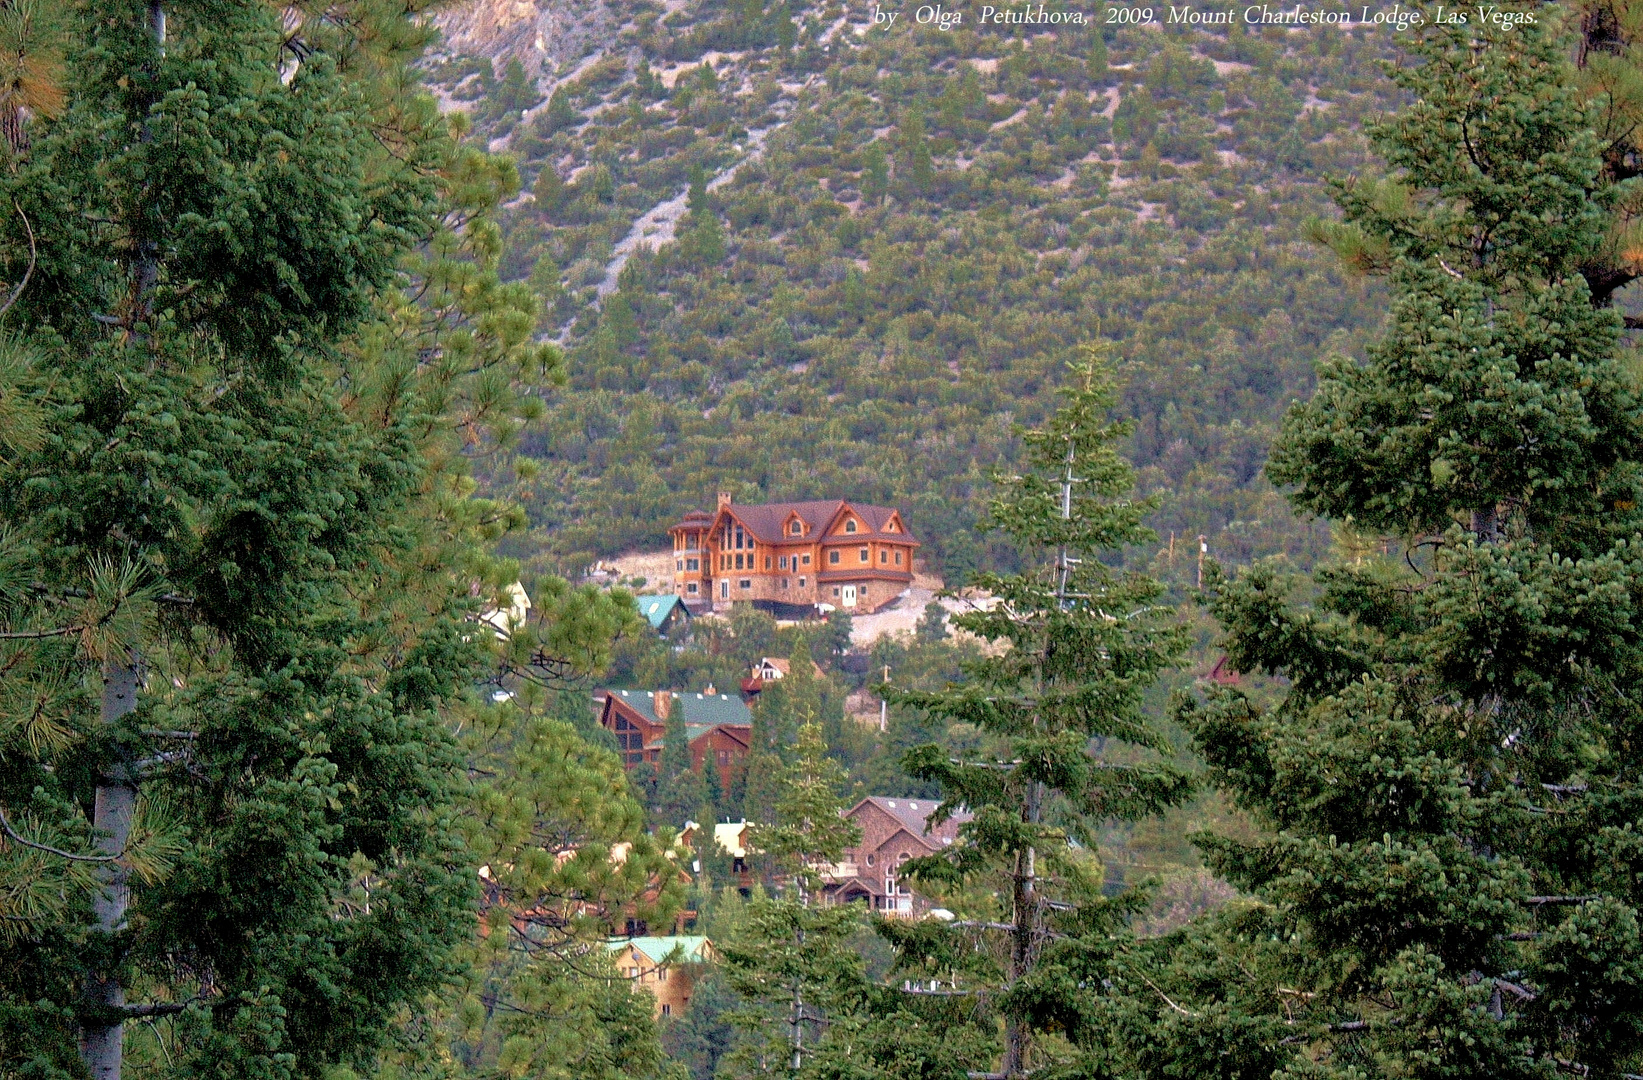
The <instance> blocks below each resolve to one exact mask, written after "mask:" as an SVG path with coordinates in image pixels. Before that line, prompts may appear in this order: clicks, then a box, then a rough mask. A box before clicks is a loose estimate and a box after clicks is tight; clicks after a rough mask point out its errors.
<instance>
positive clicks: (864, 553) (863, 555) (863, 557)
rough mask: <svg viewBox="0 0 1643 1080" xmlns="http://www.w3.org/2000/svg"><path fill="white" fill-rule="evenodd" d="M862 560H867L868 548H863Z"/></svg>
mask: <svg viewBox="0 0 1643 1080" xmlns="http://www.w3.org/2000/svg"><path fill="white" fill-rule="evenodd" d="M861 561H862V562H866V561H867V549H866V548H862V549H861Z"/></svg>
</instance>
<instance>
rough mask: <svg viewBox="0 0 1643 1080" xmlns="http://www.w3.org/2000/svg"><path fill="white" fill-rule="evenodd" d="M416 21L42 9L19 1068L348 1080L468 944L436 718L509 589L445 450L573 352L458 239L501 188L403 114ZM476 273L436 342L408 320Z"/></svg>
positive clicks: (17, 259)
mask: <svg viewBox="0 0 1643 1080" xmlns="http://www.w3.org/2000/svg"><path fill="white" fill-rule="evenodd" d="M425 6H426V5H422V4H417V3H412V4H408V5H386V4H380V3H374V2H372V0H358V2H345V3H343V4H341V5H332V6H329V7H327V8H326V9H325V10H323V11H316V12H313V13H310V12H309V11H308V10H307V6H306V5H303V4H300V3H299V4H294V5H291V6H290V7H289V9H288V10H287V12H286V16H287V17H286V19H285V20H284V21H282V18H281V14H280V12H278V11H276V10H274V9H272V8H269V7H268V6H267V5H264V4H259V3H252V2H249V0H245V2H242V0H177V2H176V3H170V4H166V3H159V2H153V3H137V2H129V0H93V2H90V3H86V4H81V5H73V6H69V5H47V6H46V10H47V11H48V12H49V13H50V14H52V15H53V16H55V17H60V18H62V19H63V21H64V22H65V23H66V26H64V27H63V28H62V30H61V43H62V44H61V50H60V55H61V56H62V58H63V65H62V69H61V76H62V78H61V88H62V95H61V101H60V105H61V108H57V107H56V106H53V107H52V108H48V109H36V108H35V106H32V105H31V106H29V107H30V109H33V110H34V112H33V119H32V120H31V121H30V123H29V125H28V126H27V128H26V129H23V130H22V132H21V137H12V138H9V139H8V140H7V143H8V146H7V150H8V154H9V156H8V157H7V160H6V166H7V167H6V169H5V170H4V172H3V174H0V186H3V187H4V189H5V190H4V193H3V194H4V198H3V199H0V205H5V206H7V207H9V208H10V211H11V213H10V214H8V215H7V218H6V225H5V234H4V237H5V240H6V246H5V252H4V256H5V266H6V270H5V274H6V276H7V277H8V278H9V279H10V280H12V281H14V282H16V283H17V287H16V288H15V289H13V290H12V295H11V299H12V301H13V302H14V303H15V304H16V307H15V312H14V314H13V322H12V325H13V327H15V328H16V335H17V336H16V338H14V339H10V340H8V341H7V342H6V343H5V349H6V355H7V357H8V363H9V364H10V367H9V368H8V371H7V373H6V376H3V377H0V390H3V391H4V392H5V393H6V396H7V397H8V398H10V397H12V396H13V391H14V390H15V391H16V392H17V393H20V394H21V396H22V398H23V399H25V400H24V402H23V403H24V404H26V405H27V406H28V408H27V409H26V410H25V412H27V413H28V414H29V415H30V416H32V417H33V418H34V419H35V421H36V423H34V424H33V425H32V427H30V428H27V429H24V430H23V432H22V434H23V435H24V436H26V437H24V438H18V437H16V436H15V435H13V436H11V437H9V438H8V439H7V440H6V443H7V450H8V452H7V453H6V455H5V458H4V461H0V525H3V526H4V534H5V536H6V551H5V561H6V566H7V573H6V574H4V575H0V576H3V577H5V579H6V582H7V585H6V588H5V589H4V591H5V593H6V595H5V596H4V598H0V606H3V609H4V618H5V620H6V626H5V633H6V634H7V635H8V637H7V638H6V639H5V641H6V643H7V647H8V648H9V647H10V646H11V645H14V644H15V645H18V646H19V647H20V649H21V650H22V651H20V652H16V653H10V654H9V655H8V657H7V660H8V661H11V660H15V662H3V664H0V666H3V667H4V671H3V672H0V688H3V691H4V693H3V696H0V700H3V705H0V708H3V709H4V716H3V723H0V739H4V740H5V741H4V744H3V752H0V753H3V759H4V762H5V767H4V770H3V772H0V808H3V809H4V811H5V812H6V814H7V830H6V840H5V845H4V849H3V851H0V859H3V860H4V863H3V865H0V879H6V880H8V881H9V880H16V879H19V877H20V878H21V880H23V881H24V882H25V884H27V883H29V882H31V881H38V880H39V875H46V876H48V877H49V876H53V875H54V876H55V877H56V879H57V880H58V882H60V883H61V884H62V885H64V886H65V888H62V889H59V890H58V895H57V898H56V899H57V901H58V903H57V904H56V905H55V908H48V907H41V906H38V905H32V906H33V910H32V911H31V910H27V908H28V907H29V906H31V905H28V904H25V908H26V910H25V911H24V912H22V914H23V915H24V916H25V917H24V919H23V920H22V921H21V922H19V921H14V920H12V919H10V918H9V916H10V915H11V914H12V913H11V912H10V911H7V912H6V914H7V915H8V920H7V931H6V933H5V934H4V935H3V937H0V970H3V975H0V1012H3V1014H4V1023H3V1024H0V1027H3V1028H4V1032H5V1034H4V1035H3V1036H0V1054H4V1055H5V1057H4V1061H3V1063H0V1070H3V1071H6V1072H8V1073H9V1072H14V1071H23V1072H30V1073H32V1074H34V1075H41V1076H58V1075H65V1076H66V1075H79V1074H80V1073H81V1070H82V1069H83V1070H85V1071H89V1072H90V1073H91V1074H92V1075H94V1076H96V1077H99V1078H106V1077H117V1076H119V1075H120V1074H121V1070H122V1068H124V1067H126V1066H127V1065H128V1064H129V1065H132V1066H134V1067H140V1068H141V1069H142V1070H144V1071H146V1072H151V1073H154V1074H156V1075H170V1074H178V1075H182V1074H186V1075H191V1076H219V1075H220V1076H248V1075H256V1076H269V1077H275V1076H286V1075H298V1074H300V1075H314V1074H317V1073H319V1072H321V1071H322V1070H324V1069H326V1068H328V1067H330V1066H332V1065H334V1064H336V1063H339V1062H348V1061H361V1060H364V1059H366V1058H368V1057H369V1056H370V1055H371V1054H372V1053H373V1052H374V1050H375V1048H376V1047H377V1046H378V1045H379V1044H380V1043H381V1041H382V1039H383V1037H384V1035H385V1033H386V1031H387V1030H388V1025H387V1024H386V1023H385V1021H386V1019H387V1018H388V1017H390V1016H391V1015H393V1014H394V1013H395V1011H396V1010H397V1009H399V1008H400V1007H401V1006H402V1005H403V1004H404V1003H405V1002H407V1001H408V1000H412V999H414V998H416V997H417V996H418V995H419V994H421V993H422V992H423V991H424V990H426V989H428V988H430V987H432V986H434V985H437V984H438V983H439V982H441V981H442V980H443V979H445V978H446V977H447V975H448V973H449V960H448V956H449V952H450V949H451V947H452V946H453V945H454V944H455V943H456V942H457V941H458V940H460V939H461V938H463V937H465V936H466V935H467V934H468V932H469V931H470V929H471V927H472V914H471V912H472V900H473V898H474V896H473V894H474V886H475V879H474V877H473V876H472V873H471V871H470V869H469V868H467V867H465V866H464V864H463V856H462V854H461V849H460V842H459V840H458V837H457V836H456V834H455V833H454V831H453V829H452V825H451V821H450V818H449V813H448V809H449V807H450V805H451V804H452V801H453V799H454V798H455V797H456V794H457V792H456V783H455V782H456V780H457V778H458V776H459V773H458V768H459V765H460V761H459V758H458V756H457V753H456V747H455V745H454V743H453V741H452V740H451V739H450V737H449V736H448V734H447V732H446V730H445V727H444V725H443V722H442V710H443V708H444V706H445V705H446V704H448V703H449V702H451V701H452V700H453V699H455V698H457V697H459V696H461V695H462V693H463V692H464V690H465V688H466V687H467V686H468V684H469V683H470V682H471V679H472V677H473V675H474V674H475V673H476V671H477V670H478V665H479V663H480V662H481V660H482V645H483V641H484V639H483V638H481V637H477V636H476V635H474V634H473V633H472V632H471V628H470V627H468V626H466V625H465V622H466V619H467V618H468V616H469V615H470V614H471V608H472V605H473V602H472V601H471V600H470V599H468V594H469V585H470V583H471V581H472V580H474V579H475V578H479V579H482V580H484V579H488V578H490V577H492V576H494V570H492V569H490V568H487V567H485V566H483V565H482V564H483V563H484V561H485V560H484V559H483V558H482V557H481V556H477V555H465V554H462V552H463V551H464V549H468V548H470V546H471V545H472V543H473V542H474V541H475V540H478V539H483V538H484V537H485V536H487V535H494V533H495V531H496V530H497V529H498V528H501V527H505V526H506V524H507V522H508V521H510V520H512V519H513V518H515V517H516V515H514V514H512V513H511V512H508V511H506V509H505V508H501V507H497V506H494V505H490V504H483V505H482V504H479V503H477V502H474V501H471V500H469V499H468V497H467V496H468V492H469V491H471V486H469V485H468V484H466V483H465V478H464V477H463V476H462V475H461V474H462V469H461V464H460V463H461V457H460V453H459V450H458V446H459V444H460V442H461V441H463V436H466V437H467V438H468V440H469V441H473V442H481V443H483V442H488V441H490V440H491V439H493V437H498V436H500V437H506V436H507V435H508V434H509V433H510V432H511V431H512V430H515V429H516V427H517V423H518V421H519V420H521V419H523V418H525V417H527V416H528V415H530V414H531V413H532V411H533V409H534V408H535V407H534V406H533V405H532V404H531V402H529V401H526V400H524V397H525V395H521V394H520V393H518V390H519V385H518V382H517V380H518V379H519V378H520V377H522V376H524V375H526V374H527V373H528V370H529V369H531V368H532V367H535V368H536V371H537V374H551V372H549V371H548V370H547V369H548V368H549V367H551V361H552V360H553V359H554V354H553V353H552V352H551V350H543V349H542V348H540V347H538V346H535V345H533V344H531V343H530V341H529V338H530V334H531V331H532V329H533V322H534V302H533V303H531V304H526V305H523V306H521V305H520V304H519V303H518V302H517V301H519V300H520V297H518V296H517V295H515V294H514V293H510V292H508V291H507V290H506V289H499V288H497V287H494V286H495V282H494V260H492V261H491V262H490V263H489V264H487V262H486V255H487V252H486V250H485V244H486V241H487V238H494V237H495V235H496V234H495V232H494V229H492V230H487V229H486V228H485V226H484V223H483V221H480V222H478V226H477V227H476V228H473V229H471V230H468V231H467V232H466V233H465V234H464V235H462V236H460V237H458V236H457V234H456V232H455V230H453V229H449V228H446V227H444V226H445V225H446V224H448V219H444V218H443V216H442V215H443V210H442V202H445V203H446V205H447V206H448V205H450V204H451V203H458V204H478V203H483V202H484V201H485V200H486V199H492V201H493V202H494V201H495V200H494V199H493V198H492V196H494V195H495V193H496V192H497V191H498V190H499V189H500V188H505V187H506V186H507V176H506V173H507V171H508V170H507V169H506V168H499V167H497V166H495V165H494V164H493V163H490V162H488V161H486V160H484V159H483V158H480V157H476V156H473V155H465V154H462V153H460V152H458V151H457V150H456V149H455V148H454V145H453V144H452V142H451V140H450V139H449V137H448V128H447V125H446V124H445V123H444V122H443V121H441V120H440V118H439V117H438V114H437V110H436V109H435V108H434V107H433V104H432V103H431V101H429V100H428V99H426V98H425V97H418V96H417V95H416V94H415V93H414V89H413V85H412V84H411V83H410V81H409V79H408V77H407V73H406V66H405V65H406V63H407V61H408V60H410V59H414V57H415V56H416V55H417V54H418V52H419V51H420V49H421V48H422V46H423V45H425V44H426V43H427V42H428V40H429V39H430V35H431V33H432V31H431V29H430V28H429V27H428V26H426V25H425V23H424V22H423V21H422V20H420V19H418V18H417V17H416V16H418V15H419V14H420V13H421V12H422V10H423V9H424V8H425ZM34 7H35V5H11V6H9V7H8V9H7V13H8V16H9V15H16V14H18V13H20V12H23V11H24V9H29V10H32V9H33V8H34ZM13 119H15V117H13ZM12 134H13V135H16V134H17V133H16V132H13V133H12ZM442 196H444V197H445V199H442ZM446 200H449V201H448V202H446ZM453 213H454V211H453ZM424 239H432V240H434V241H435V242H434V243H433V244H431V245H430V246H429V247H428V248H427V249H426V250H425V252H424V255H423V257H421V258H419V259H418V260H416V261H415V262H414V263H408V262H406V253H407V250H408V249H409V248H410V246H411V245H412V244H413V243H415V242H417V241H418V240H424ZM457 263H462V264H465V265H464V266H463V268H462V269H461V270H458V269H457V266H456V264H457ZM488 265H489V268H488ZM458 274H460V275H461V276H462V277H463V279H464V280H465V283H466V284H465V287H463V288H461V289H459V290H456V291H458V292H460V294H461V296H460V298H459V299H454V300H452V301H451V302H450V303H449V304H448V305H446V308H445V310H444V312H442V313H441V315H440V316H439V317H438V318H436V319H434V320H432V321H430V320H429V319H428V318H427V314H426V309H424V308H422V307H420V306H419V305H418V304H416V303H414V302H412V301H410V299H409V295H410V292H411V291H412V290H407V291H406V292H404V293H402V292H400V291H399V289H397V288H396V286H399V285H404V284H407V281H406V278H407V275H415V276H419V277H420V278H421V281H420V282H417V283H416V284H415V287H414V291H415V292H416V293H419V294H422V295H431V296H449V295H450V292H449V291H448V290H446V288H445V285H446V284H448V283H449V282H450V281H451V280H452V278H453V277H454V276H456V275H458ZM516 291H517V290H516ZM482 312H483V316H484V318H483V325H481V326H475V325H474V324H475V323H476V322H477V321H480V316H481V313H482ZM447 331H449V333H447ZM13 375H15V376H16V378H11V377H10V376H13ZM16 404H17V403H16V402H9V401H8V403H7V408H8V409H9V410H10V411H12V412H15V411H16V410H15V408H14V406H15V405H16ZM538 404H539V403H538ZM457 432H461V435H458V434H456V433H457ZM25 653H26V654H27V655H24V654H25ZM31 866H33V867H35V868H36V872H35V873H34V875H33V876H31V871H30V867H31ZM19 868H21V873H20V874H19ZM69 886H72V887H69ZM76 1057H78V1058H79V1059H80V1060H79V1061H76V1060H75V1058H76Z"/></svg>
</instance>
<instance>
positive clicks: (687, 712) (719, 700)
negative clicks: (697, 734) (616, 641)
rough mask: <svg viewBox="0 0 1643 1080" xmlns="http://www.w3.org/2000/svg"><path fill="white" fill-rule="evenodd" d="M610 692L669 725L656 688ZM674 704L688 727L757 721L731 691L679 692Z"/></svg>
mask: <svg viewBox="0 0 1643 1080" xmlns="http://www.w3.org/2000/svg"><path fill="white" fill-rule="evenodd" d="M607 693H608V694H609V696H610V697H611V698H612V699H614V700H616V701H620V702H621V703H622V704H623V705H626V706H627V707H628V708H630V709H632V710H633V711H634V712H636V713H638V714H639V715H640V716H642V717H644V718H645V719H646V720H649V721H650V722H651V723H653V724H662V725H666V723H667V721H665V720H663V719H662V718H661V717H659V716H657V715H656V691H654V690H610V691H607ZM669 693H672V691H669ZM670 705H671V708H673V709H678V710H679V715H680V716H681V717H682V718H683V719H684V722H685V727H686V728H687V729H688V728H690V727H691V726H693V725H694V726H700V727H703V728H709V727H712V726H714V725H715V724H740V725H742V726H744V727H750V726H752V724H753V713H752V712H751V711H749V709H748V707H747V703H746V702H745V701H743V700H742V699H741V698H740V697H738V696H732V695H730V694H677V693H675V694H673V701H672V702H671V703H670ZM670 711H671V710H670Z"/></svg>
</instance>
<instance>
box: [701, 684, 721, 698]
mask: <svg viewBox="0 0 1643 1080" xmlns="http://www.w3.org/2000/svg"><path fill="white" fill-rule="evenodd" d="M718 692H719V691H717V690H715V689H714V688H713V684H712V683H708V684H707V687H706V688H705V689H704V690H703V691H702V693H704V694H706V695H707V696H708V697H712V696H713V695H714V694H717V693H718Z"/></svg>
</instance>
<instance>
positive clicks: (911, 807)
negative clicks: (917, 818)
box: [907, 802, 918, 810]
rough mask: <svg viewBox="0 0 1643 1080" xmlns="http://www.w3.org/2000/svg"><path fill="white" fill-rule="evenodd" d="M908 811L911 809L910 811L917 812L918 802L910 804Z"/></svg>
mask: <svg viewBox="0 0 1643 1080" xmlns="http://www.w3.org/2000/svg"><path fill="white" fill-rule="evenodd" d="M907 809H909V810H917V809H918V803H916V802H910V803H908V804H907Z"/></svg>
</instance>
